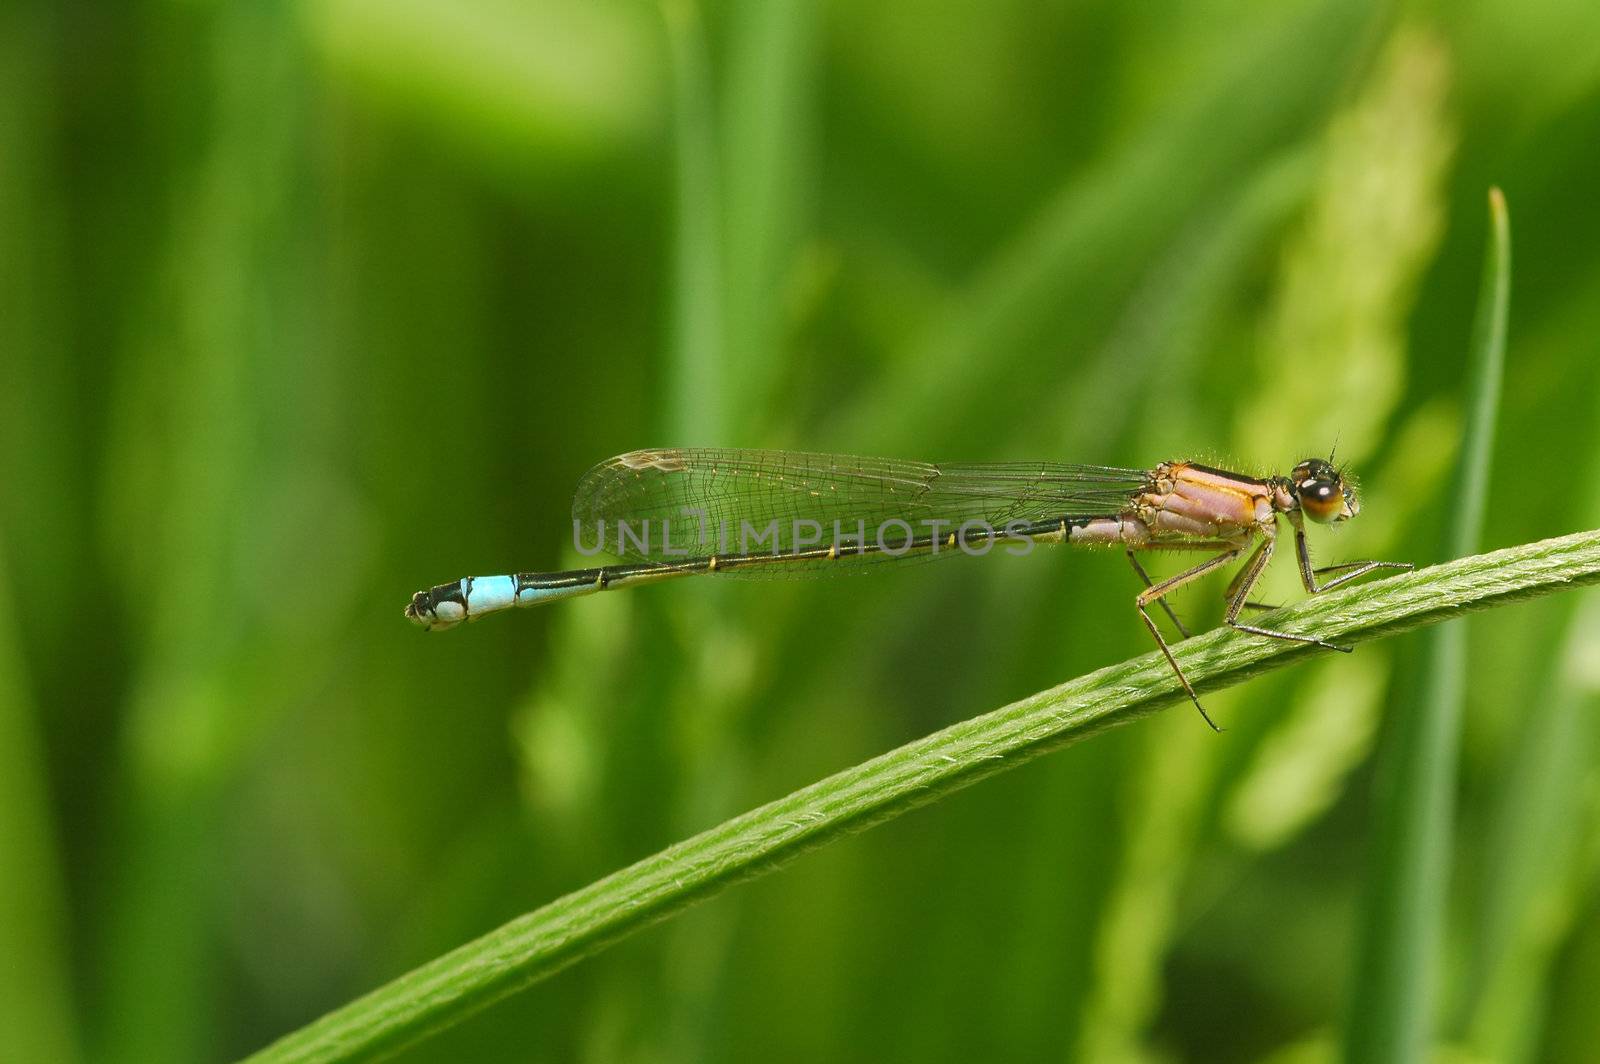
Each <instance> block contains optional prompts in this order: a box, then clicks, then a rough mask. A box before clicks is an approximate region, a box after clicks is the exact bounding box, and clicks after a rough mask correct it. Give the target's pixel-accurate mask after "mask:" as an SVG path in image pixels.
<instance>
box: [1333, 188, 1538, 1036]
mask: <svg viewBox="0 0 1600 1064" xmlns="http://www.w3.org/2000/svg"><path fill="white" fill-rule="evenodd" d="M1489 219H1490V234H1489V241H1488V248H1487V251H1486V254H1485V258H1484V271H1483V283H1482V288H1481V290H1480V292H1479V301H1478V312H1477V315H1476V318H1475V321H1474V328H1473V338H1472V351H1471V362H1470V365H1469V368H1468V374H1467V382H1468V384H1467V387H1468V391H1467V399H1466V402H1467V420H1466V430H1465V434H1464V436H1463V439H1462V446H1461V458H1460V461H1459V462H1458V463H1457V464H1456V467H1455V476H1454V477H1453V479H1452V481H1451V492H1452V497H1451V498H1450V500H1449V505H1450V523H1449V526H1448V528H1449V533H1448V535H1449V542H1448V545H1447V549H1448V550H1449V552H1450V554H1451V556H1453V557H1461V556H1465V555H1467V554H1470V553H1471V552H1472V551H1473V550H1475V549H1476V547H1477V543H1478V540H1479V539H1480V537H1481V535H1482V529H1483V521H1484V514H1485V511H1486V509H1487V505H1488V503H1487V499H1488V490H1489V471H1490V456H1491V454H1492V453H1493V447H1494V427H1495V417H1496V411H1497V408H1498V405H1499V399H1500V382H1501V377H1502V370H1503V366H1504V363H1505V343H1506V316H1507V309H1508V305H1509V301H1510V286H1511V236H1510V229H1509V224H1508V222H1507V218H1506V206H1505V198H1504V196H1502V195H1501V193H1500V190H1499V189H1492V190H1491V191H1490V193H1489ZM1466 637H1467V632H1466V629H1465V627H1464V626H1463V625H1444V626H1441V627H1440V628H1438V629H1437V630H1436V631H1434V632H1431V633H1429V636H1428V641H1427V644H1426V645H1427V653H1426V655H1425V662H1426V664H1425V666H1424V669H1423V672H1422V682H1421V687H1420V689H1419V692H1418V697H1417V698H1416V699H1415V700H1414V701H1413V703H1412V704H1411V705H1409V706H1405V705H1402V706H1400V707H1399V708H1398V709H1397V712H1398V714H1399V716H1398V719H1397V720H1396V723H1395V735H1394V738H1393V745H1392V747H1391V749H1390V750H1389V751H1387V754H1386V763H1385V765H1384V766H1383V771H1384V772H1385V775H1384V777H1383V778H1382V780H1381V784H1382V788H1383V789H1382V791H1381V793H1380V796H1379V804H1378V807H1377V811H1376V813H1375V816H1376V818H1377V832H1376V833H1377V839H1376V842H1375V844H1374V847H1373V858H1372V868H1373V871H1372V874H1371V877H1370V887H1369V896H1368V899H1367V910H1366V914H1365V924H1364V928H1363V935H1362V941H1361V946H1360V953H1359V956H1358V960H1357V965H1356V970H1355V973H1354V975H1355V982H1354V994H1353V996H1352V1001H1351V1004H1350V1009H1349V1016H1348V1017H1347V1020H1346V1034H1345V1058H1346V1059H1347V1060H1350V1061H1360V1062H1387V1061H1393V1062H1402V1064H1409V1062H1414V1061H1422V1060H1425V1059H1427V1056H1428V1054H1429V1052H1430V1046H1431V1042H1432V1032H1433V1030H1434V1025H1435V1022H1436V1018H1437V1017H1436V1011H1437V1006H1438V997H1439V993H1438V983H1439V963H1440V960H1441V957H1440V946H1441V943H1442V941H1443V933H1444V922H1445V910H1446V905H1447V901H1448V886H1449V877H1450V850H1451V834H1452V825H1453V821H1454V806H1455V788H1456V767H1457V759H1458V756H1459V749H1460V731H1461V707H1462V702H1463V699H1464V697H1465V686H1466V664H1467V662H1466V654H1467V645H1466Z"/></svg>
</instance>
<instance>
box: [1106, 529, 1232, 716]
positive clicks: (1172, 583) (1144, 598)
mask: <svg viewBox="0 0 1600 1064" xmlns="http://www.w3.org/2000/svg"><path fill="white" fill-rule="evenodd" d="M1242 551H1243V548H1242V547H1233V548H1230V549H1228V550H1225V551H1223V552H1222V553H1221V554H1218V555H1216V556H1214V557H1211V558H1207V559H1206V560H1205V561H1203V562H1201V563H1200V564H1199V565H1196V566H1193V567H1191V568H1188V569H1185V570H1184V571H1183V572H1181V573H1179V574H1177V575H1176V576H1169V577H1167V579H1165V580H1163V581H1161V583H1159V584H1152V585H1151V586H1149V587H1147V588H1145V589H1144V590H1143V591H1141V592H1139V594H1138V597H1136V598H1135V599H1134V600H1133V605H1134V608H1135V609H1137V610H1138V611H1139V617H1140V619H1142V620H1143V621H1144V626H1145V627H1146V628H1148V629H1150V635H1151V637H1152V638H1153V639H1155V641H1156V646H1157V647H1159V648H1160V650H1161V653H1162V655H1163V656H1165V657H1166V659H1167V664H1168V665H1170V666H1172V673H1173V675H1175V676H1176V677H1177V678H1178V682H1179V683H1181V684H1183V689H1184V691H1185V693H1187V694H1188V696H1189V701H1191V702H1193V703H1194V708H1195V709H1198V710H1199V711H1200V716H1201V717H1202V718H1203V719H1204V720H1205V722H1206V723H1207V724H1209V725H1210V726H1211V730H1212V731H1221V730H1222V729H1221V728H1219V727H1217V722H1216V721H1214V720H1212V719H1211V714H1209V713H1207V712H1206V707H1205V706H1202V705H1201V704H1200V696H1199V695H1197V694H1195V690H1194V686H1193V685H1192V684H1190V683H1189V678H1188V677H1187V676H1185V675H1184V674H1183V670H1182V669H1181V668H1179V667H1178V659H1177V658H1175V657H1173V656H1172V648H1171V647H1169V646H1167V641H1166V639H1164V638H1162V635H1161V629H1160V628H1158V627H1156V622H1155V618H1154V617H1151V616H1150V611H1149V610H1148V609H1146V607H1147V606H1149V605H1150V603H1152V602H1160V601H1161V600H1162V599H1163V598H1165V597H1166V596H1167V595H1169V594H1171V593H1172V592H1174V591H1176V590H1178V588H1180V587H1182V586H1184V585H1185V584H1187V583H1190V582H1191V581H1194V580H1198V579H1199V578H1200V577H1202V576H1204V575H1206V574H1207V573H1209V572H1211V570H1213V569H1217V568H1220V567H1221V566H1224V565H1227V564H1228V563H1229V562H1231V561H1233V560H1234V559H1235V558H1237V557H1238V556H1239V555H1240V553H1242Z"/></svg>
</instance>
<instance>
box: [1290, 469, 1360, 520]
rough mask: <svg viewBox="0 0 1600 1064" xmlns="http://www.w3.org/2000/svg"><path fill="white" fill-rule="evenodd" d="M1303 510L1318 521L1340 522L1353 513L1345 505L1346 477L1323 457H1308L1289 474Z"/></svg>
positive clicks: (1352, 510)
mask: <svg viewBox="0 0 1600 1064" xmlns="http://www.w3.org/2000/svg"><path fill="white" fill-rule="evenodd" d="M1289 479H1290V481H1291V482H1292V483H1293V484H1294V493H1295V496H1296V497H1297V498H1298V499H1299V500H1300V509H1301V511H1302V512H1303V513H1304V514H1305V515H1306V516H1307V517H1309V518H1311V520H1313V521H1315V522H1317V523H1318V524H1324V525H1325V524H1328V523H1330V522H1333V521H1339V520H1342V519H1344V518H1346V517H1350V516H1352V515H1353V514H1354V509H1353V508H1347V507H1346V505H1345V488H1344V478H1343V477H1341V476H1340V475H1339V471H1338V470H1337V469H1335V468H1334V467H1333V466H1332V465H1331V464H1329V463H1328V462H1324V461H1323V460H1322V459H1320V458H1308V459H1306V460H1305V461H1304V462H1301V463H1300V464H1299V465H1297V466H1295V467H1294V472H1293V473H1290V474H1289Z"/></svg>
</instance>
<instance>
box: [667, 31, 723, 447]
mask: <svg viewBox="0 0 1600 1064" xmlns="http://www.w3.org/2000/svg"><path fill="white" fill-rule="evenodd" d="M662 13H663V15H664V16H665V17H666V22H667V38H668V41H669V43H670V45H671V51H672V63H671V65H672V99H673V141H674V144H675V153H676V160H675V162H676V173H677V189H676V199H677V220H676V226H675V238H674V240H673V247H674V256H675V262H674V264H673V272H674V278H673V305H672V315H673V323H672V339H671V343H670V344H669V345H668V346H669V357H668V360H667V366H668V371H669V374H670V379H671V385H670V388H669V391H670V399H671V410H672V415H671V417H670V421H671V424H669V425H667V426H665V427H666V430H667V438H668V439H671V440H674V441H678V442H680V443H693V442H696V441H698V442H712V441H716V440H720V439H723V438H724V435H723V413H724V409H725V405H726V404H725V403H724V401H723V395H722V387H721V384H722V379H723V362H724V351H723V308H722V297H721V293H722V279H723V264H722V241H721V236H720V232H719V229H720V226H719V218H720V217H721V207H720V203H721V196H720V193H719V191H718V184H717V164H716V157H717V148H716V130H715V128H714V124H713V120H712V107H711V84H710V82H711V74H710V70H709V61H708V59H707V57H706V42H705V34H704V30H703V26H702V24H701V21H700V10H699V6H698V5H697V4H695V3H694V2H693V0H673V2H671V3H668V4H666V5H665V6H664V7H663V8H662Z"/></svg>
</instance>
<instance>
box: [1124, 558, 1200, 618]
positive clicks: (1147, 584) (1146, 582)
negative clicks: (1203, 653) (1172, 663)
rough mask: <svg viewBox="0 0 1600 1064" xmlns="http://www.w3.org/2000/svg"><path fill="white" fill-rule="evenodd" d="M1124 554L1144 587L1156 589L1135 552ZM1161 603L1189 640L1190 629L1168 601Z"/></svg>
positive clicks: (1163, 600) (1162, 600) (1168, 615)
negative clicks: (1179, 618) (1184, 624)
mask: <svg viewBox="0 0 1600 1064" xmlns="http://www.w3.org/2000/svg"><path fill="white" fill-rule="evenodd" d="M1124 553H1126V554H1127V555H1128V564H1129V565H1131V566H1133V571H1134V572H1136V573H1138V574H1139V579H1140V580H1143V581H1144V586H1145V587H1155V586H1156V585H1155V582H1154V581H1153V580H1151V579H1150V574H1149V573H1147V572H1145V571H1144V566H1142V565H1140V564H1139V559H1138V558H1137V557H1135V556H1134V553H1133V551H1131V550H1130V551H1126V552H1124ZM1160 601H1161V608H1162V609H1163V610H1165V611H1166V614H1167V617H1168V618H1170V619H1171V621H1172V624H1173V627H1175V628H1177V629H1178V631H1179V633H1180V634H1182V636H1183V638H1185V639H1188V638H1189V635H1190V632H1189V629H1187V628H1185V627H1184V626H1183V622H1182V621H1180V620H1178V614H1177V613H1176V612H1175V611H1174V610H1173V608H1172V606H1171V604H1170V603H1168V602H1167V600H1166V599H1161V600H1160Z"/></svg>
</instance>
